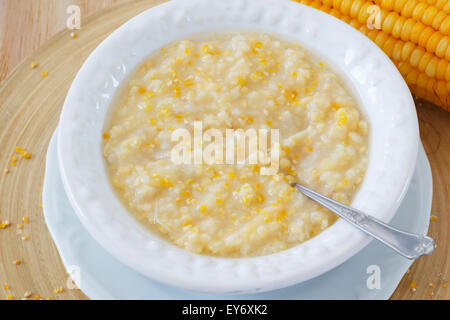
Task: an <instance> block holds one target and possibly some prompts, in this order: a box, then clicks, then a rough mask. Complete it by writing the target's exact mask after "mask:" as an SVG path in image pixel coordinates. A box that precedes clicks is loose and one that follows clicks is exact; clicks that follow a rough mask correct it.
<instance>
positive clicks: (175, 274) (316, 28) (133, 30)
mask: <svg viewBox="0 0 450 320" xmlns="http://www.w3.org/2000/svg"><path fill="white" fill-rule="evenodd" d="M299 18H301V19H299ZM231 28H238V29H240V30H245V29H248V28H250V29H252V30H253V29H254V30H258V31H262V32H269V33H270V32H273V33H277V34H280V35H282V36H286V37H288V38H290V39H292V40H294V41H296V42H300V43H301V44H302V45H304V46H306V47H307V49H309V50H310V51H311V50H312V51H315V52H318V53H320V54H323V55H324V56H326V57H327V58H326V60H327V62H330V64H335V65H338V64H342V65H343V66H345V69H346V70H340V71H341V72H343V76H344V78H347V82H348V81H350V82H351V84H352V85H354V86H355V89H356V93H357V94H358V95H360V96H361V99H362V100H363V102H364V103H363V104H362V106H363V109H364V110H365V111H367V112H368V114H367V117H368V118H369V122H371V126H372V128H371V131H372V133H376V136H375V137H374V135H373V134H371V141H370V144H371V149H372V148H375V150H377V151H378V152H377V153H376V154H374V153H373V152H372V151H371V152H370V162H369V167H368V172H367V173H366V178H365V180H364V182H363V183H362V185H361V187H360V191H359V192H358V194H357V195H356V197H355V200H354V202H353V203H352V206H354V207H355V208H357V209H360V210H362V211H366V212H368V213H370V214H373V215H374V216H375V217H377V218H379V219H381V220H384V221H389V220H390V219H391V218H392V217H393V215H394V214H395V211H396V210H397V209H398V207H399V205H400V203H401V201H402V199H403V197H404V196H405V194H406V191H407V189H408V187H409V183H410V181H411V178H412V175H413V172H414V169H415V164H416V158H417V153H418V146H419V130H418V121H417V115H416V111H415V106H414V101H413V99H412V96H411V93H410V91H409V89H408V87H407V85H406V84H405V82H404V80H403V78H402V77H401V75H400V73H399V72H398V70H397V69H396V68H395V66H394V64H393V63H392V62H391V61H390V60H389V58H388V57H387V56H386V55H385V54H384V53H383V52H382V51H381V50H380V49H379V48H378V47H377V46H376V45H375V44H374V43H372V42H371V41H370V40H369V39H368V38H366V37H364V36H363V35H362V34H360V33H359V32H358V31H356V30H354V29H353V28H352V27H350V26H348V25H346V24H345V23H343V22H341V21H340V20H338V19H336V18H334V17H331V16H329V15H327V14H325V13H322V12H320V11H318V10H316V9H313V8H310V7H307V6H304V5H301V4H299V3H295V2H292V1H287V0H282V1H279V0H259V1H252V0H229V1H221V0H173V1H169V2H166V3H163V4H161V5H158V6H156V7H153V8H150V9H148V10H146V11H144V12H143V13H141V14H139V15H137V16H136V17H134V18H132V19H131V20H129V21H128V22H127V23H125V24H124V25H122V26H121V27H120V28H118V29H117V30H116V31H114V32H113V33H112V34H111V35H110V36H109V37H107V38H106V39H105V40H104V41H103V42H102V43H101V44H100V45H99V46H98V47H97V48H96V49H95V50H94V51H93V52H92V53H91V55H90V56H89V57H88V59H87V60H86V61H85V63H84V64H83V66H82V67H81V69H80V71H79V72H78V74H77V76H76V78H75V80H74V81H73V83H72V86H71V88H70V90H69V92H68V95H67V97H66V100H65V103H64V106H63V110H62V113H61V117H60V124H59V130H58V159H59V166H60V170H61V176H62V180H63V184H64V188H65V191H66V193H67V195H68V198H69V200H70V203H71V205H72V207H73V208H74V210H75V212H76V213H77V215H78V217H79V218H80V221H81V222H82V224H83V225H84V226H85V228H86V229H87V230H88V231H89V233H90V234H91V235H92V236H93V238H94V239H96V240H97V241H98V242H99V243H100V244H101V245H102V246H103V247H104V248H105V249H106V250H107V251H108V252H109V253H111V254H112V255H113V256H114V257H116V258H117V259H118V260H120V261H121V262H123V263H124V264H126V265H128V266H130V267H131V268H133V269H134V270H136V271H138V272H140V273H142V274H144V275H146V276H148V277H150V278H153V279H155V280H157V281H160V282H164V283H167V284H170V285H173V286H177V287H181V288H185V289H190V290H195V291H202V292H208V293H229V294H234V293H235V294H241V293H250V292H262V291H268V290H273V289H278V288H282V287H286V286H289V285H293V284H297V283H300V282H302V281H306V280H308V279H311V278H313V277H315V276H318V275H320V274H322V273H324V272H326V271H328V270H331V269H332V268H334V267H336V266H338V265H339V264H341V263H343V262H344V261H346V260H347V259H349V258H350V257H352V256H353V255H354V254H356V253H357V252H359V251H360V250H361V249H362V248H364V247H365V246H366V245H367V244H368V243H369V242H370V241H371V238H369V237H368V236H365V235H363V233H362V232H361V231H359V230H357V229H356V228H354V227H352V226H350V225H349V224H348V223H346V222H345V221H343V220H342V219H338V221H336V222H335V223H334V224H333V225H332V226H330V227H329V228H327V229H326V230H324V231H322V232H321V233H320V234H319V235H317V236H316V237H314V238H312V239H310V240H308V241H306V242H304V243H302V244H299V245H297V246H295V247H293V248H290V249H288V250H284V251H281V252H278V253H275V254H271V255H267V256H261V257H253V258H215V257H209V256H203V255H198V254H194V253H190V252H188V251H185V250H182V249H180V248H177V247H175V246H173V245H171V244H169V243H167V242H166V241H164V240H162V239H159V238H158V237H157V236H155V235H152V234H150V233H149V232H148V231H147V230H145V229H144V228H143V227H142V226H140V225H139V224H138V223H137V222H136V221H135V220H134V219H133V218H131V215H128V214H127V217H125V215H124V212H125V213H126V210H125V208H124V207H123V206H122V205H121V204H120V202H119V200H118V199H117V197H116V196H115V194H114V191H113V190H112V188H111V186H110V185H109V181H107V179H106V180H105V179H104V178H105V174H106V173H105V168H104V166H103V162H101V165H100V162H99V161H98V160H99V159H100V158H102V155H101V151H100V144H101V129H100V130H99V127H103V122H104V119H105V117H106V112H107V109H108V108H109V105H110V101H111V99H112V95H113V94H114V93H115V91H116V90H117V86H118V85H119V84H120V82H121V81H122V80H123V79H126V77H127V75H128V74H129V72H130V70H131V69H133V68H134V67H135V66H136V65H137V64H138V63H139V62H141V61H142V60H143V59H142V58H143V57H145V56H148V55H149V54H150V53H151V51H152V50H149V48H153V50H156V48H158V47H160V46H162V45H165V44H167V43H170V42H171V41H172V40H175V39H180V38H182V37H185V36H187V35H189V34H193V33H196V32H197V33H198V32H205V31H206V30H207V31H217V30H230V29H231ZM149 29H150V30H152V31H155V30H156V31H157V32H149V31H147V30H149ZM142 40H145V41H142ZM150 41H151V43H150ZM332 46H334V50H333V52H332V54H331V53H330V52H329V48H330V47H332ZM327 49H328V50H327ZM145 50H149V51H147V52H144V51H145ZM335 62H336V63H335ZM341 68H343V67H341ZM363 88H364V89H363ZM381 92H382V94H380V93H381ZM375 108H376V110H375ZM383 117H384V119H383ZM375 162H376V163H377V166H374V163H375ZM378 162H379V163H378ZM369 178H370V183H371V184H370V185H368V182H367V179H369ZM374 182H376V183H374ZM378 185H382V186H383V188H378V187H377V186H378ZM130 230H132V231H133V232H130Z"/></svg>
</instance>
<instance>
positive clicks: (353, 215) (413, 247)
mask: <svg viewBox="0 0 450 320" xmlns="http://www.w3.org/2000/svg"><path fill="white" fill-rule="evenodd" d="M292 186H293V187H294V188H296V189H297V190H298V191H300V192H301V193H303V194H304V195H305V196H307V197H308V198H310V199H312V200H314V201H315V202H317V203H319V204H321V205H322V206H324V207H325V208H327V209H328V210H330V211H332V212H334V213H335V214H337V215H338V216H340V217H341V218H343V219H344V220H346V221H348V222H350V223H351V224H353V225H355V226H356V227H358V228H359V229H360V230H362V231H364V232H365V233H367V234H369V235H371V236H372V237H374V238H375V239H377V240H379V241H381V242H382V243H384V244H385V245H387V246H388V247H390V248H392V249H394V250H395V251H397V252H398V253H399V254H401V255H402V256H404V257H405V258H408V259H411V260H413V259H417V258H420V257H421V256H424V255H428V254H430V253H432V252H433V251H434V240H433V239H432V238H430V237H428V236H424V235H419V234H413V233H409V232H405V231H402V230H399V229H397V228H394V227H392V226H390V225H388V224H386V223H384V222H382V221H381V220H378V219H376V218H374V217H372V216H369V215H367V214H365V213H363V212H361V211H359V210H356V209H354V208H351V207H348V206H346V205H343V204H342V203H339V202H337V201H335V200H333V199H330V198H328V197H325V196H324V195H322V194H320V193H318V192H315V191H313V190H311V189H309V188H306V187H304V186H302V185H300V184H298V183H294V184H292Z"/></svg>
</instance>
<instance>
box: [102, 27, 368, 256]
mask: <svg viewBox="0 0 450 320" xmlns="http://www.w3.org/2000/svg"><path fill="white" fill-rule="evenodd" d="M206 39H207V40H182V41H178V42H175V43H172V44H170V45H168V46H167V47H164V48H162V49H161V50H160V51H158V52H157V53H155V54H154V55H153V56H152V57H151V58H150V59H148V60H147V61H145V62H144V63H143V64H142V65H141V66H140V67H139V68H138V70H137V71H136V72H135V73H134V74H133V75H132V76H131V77H130V79H129V80H128V82H127V83H126V85H125V87H123V88H122V89H121V92H120V93H119V94H118V98H117V99H116V102H115V106H114V108H113V110H112V113H111V119H110V121H109V123H108V124H107V127H106V128H105V131H104V133H103V138H104V141H103V153H104V157H105V160H106V164H107V168H108V171H109V175H110V179H111V183H112V185H113V186H114V189H115V190H116V191H117V194H118V196H119V197H120V199H121V200H122V202H123V203H124V205H125V206H126V207H127V208H128V209H129V211H130V212H131V213H132V214H133V215H134V216H135V217H136V218H137V219H138V220H139V221H141V222H142V223H144V224H145V225H146V226H148V227H149V228H150V229H151V230H153V231H155V232H157V233H159V234H160V235H162V236H163V237H164V238H166V239H168V240H169V241H171V242H172V243H173V244H175V245H177V246H179V247H182V248H185V249H186V250H189V251H191V252H195V253H200V254H207V255H213V256H224V257H249V256H259V255H265V254H271V253H274V252H277V251H280V250H284V249H287V248H290V247H292V246H294V245H297V244H299V243H301V242H303V241H306V240H308V239H310V238H311V237H314V236H315V235H317V234H318V233H320V232H321V231H322V230H324V229H325V228H327V227H329V226H330V225H332V224H333V223H334V221H335V220H336V219H337V218H336V216H335V215H334V214H332V213H331V212H329V211H328V210H326V209H324V208H322V207H321V206H319V205H317V204H316V203H314V202H313V201H311V200H309V199H307V198H306V197H304V196H303V195H301V194H300V193H298V192H295V190H294V188H292V187H291V183H292V182H293V181H297V182H299V183H302V184H304V185H306V186H308V187H310V188H312V189H314V190H316V191H318V192H320V193H323V194H325V195H327V196H329V197H332V198H334V199H336V200H337V201H340V202H343V203H346V204H349V203H350V202H351V200H352V198H353V196H354V195H355V193H356V191H357V189H358V186H359V185H360V184H361V182H362V180H363V178H364V174H365V171H366V167H367V162H368V134H369V125H368V123H367V121H366V120H364V118H363V116H362V114H361V113H360V112H359V111H358V108H357V105H356V102H355V100H354V99H353V98H352V96H351V95H350V94H349V92H348V91H347V90H346V89H345V88H344V87H343V86H342V84H341V83H340V80H339V78H338V77H337V76H336V74H335V73H333V72H332V71H331V70H330V69H329V68H328V67H327V66H325V65H324V63H322V62H320V61H318V60H315V59H314V58H313V57H311V56H310V55H309V54H308V53H307V52H305V51H304V50H303V49H302V48H301V47H300V46H299V45H297V44H294V43H291V42H288V41H285V40H281V39H277V38H275V37H273V36H270V35H265V34H253V33H248V34H241V33H236V34H228V35H219V36H216V37H214V38H209V39H208V38H206ZM194 121H202V124H203V128H204V129H205V130H206V129H208V128H217V129H223V130H225V129H228V128H242V129H244V130H245V129H247V128H266V129H270V128H276V129H279V132H280V146H281V147H280V158H279V173H278V174H275V175H262V174H260V172H259V171H260V169H261V167H260V166H259V165H250V164H245V165H227V164H217V165H214V164H210V165H207V164H203V165H183V164H181V165H175V164H174V163H173V162H172V161H171V158H170V153H171V149H172V148H173V147H174V145H175V142H172V140H171V134H172V132H173V131H174V130H175V129H177V128H185V129H187V130H189V131H192V130H193V128H192V127H193V125H192V123H193V122H194Z"/></svg>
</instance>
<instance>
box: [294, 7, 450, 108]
mask: <svg viewBox="0 0 450 320" xmlns="http://www.w3.org/2000/svg"><path fill="white" fill-rule="evenodd" d="M294 1H296V2H299V3H302V4H305V5H308V6H311V7H313V8H315V9H319V10H321V11H324V12H326V13H329V14H331V15H333V16H334V17H336V18H338V19H341V20H342V21H344V22H346V23H348V24H349V25H351V26H352V27H354V28H355V29H357V30H359V31H360V32H362V33H363V34H365V35H366V36H367V37H369V38H370V39H371V40H373V41H374V42H375V43H376V44H377V45H378V46H379V47H380V48H381V49H382V50H383V51H384V52H385V53H386V54H387V55H388V56H389V58H391V60H392V61H393V62H394V63H395V65H396V66H397V68H398V69H399V71H400V73H401V74H402V75H403V77H404V78H405V81H406V82H407V84H408V86H409V87H410V89H411V91H412V92H413V93H414V94H415V95H416V96H418V97H420V98H423V99H425V100H428V101H430V102H432V103H434V104H436V105H438V106H440V107H441V108H443V109H444V110H447V111H450V37H449V36H450V15H449V11H450V4H449V3H450V1H446V2H445V3H444V2H442V1H440V0H437V1H432V0H430V1H424V0H422V1H419V0H395V1H394V0H374V1H366V0H354V1H349V0H294ZM374 14H375V16H374ZM372 20H373V21H372Z"/></svg>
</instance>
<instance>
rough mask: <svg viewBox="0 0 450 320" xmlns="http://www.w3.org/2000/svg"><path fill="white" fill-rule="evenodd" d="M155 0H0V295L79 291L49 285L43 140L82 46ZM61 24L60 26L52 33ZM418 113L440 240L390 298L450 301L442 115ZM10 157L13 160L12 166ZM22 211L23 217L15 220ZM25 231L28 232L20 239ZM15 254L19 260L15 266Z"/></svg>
mask: <svg viewBox="0 0 450 320" xmlns="http://www.w3.org/2000/svg"><path fill="white" fill-rule="evenodd" d="M160 2H162V1H159V0H139V1H138V0H103V1H97V0H78V1H68V0H40V1H39V2H37V1H36V2H32V3H30V2H22V1H16V0H3V1H1V2H0V54H1V59H0V81H1V80H3V79H5V77H6V75H8V77H7V78H6V79H5V80H3V82H2V83H1V84H0V150H1V153H0V221H1V220H9V221H10V222H11V223H12V224H11V226H10V227H8V228H5V229H0V265H1V268H0V285H1V286H0V299H4V298H6V297H7V295H9V294H10V295H12V296H13V297H14V298H15V299H21V298H22V297H23V294H24V292H26V291H31V292H32V296H31V298H33V297H34V296H39V297H42V298H46V297H49V298H52V299H86V298H87V297H86V296H85V295H84V294H83V293H82V292H81V291H79V290H70V289H65V290H64V292H62V293H55V292H54V290H55V288H59V287H63V288H64V287H66V283H67V279H68V276H67V274H66V272H65V270H64V267H63V265H62V263H61V260H60V258H59V255H58V252H57V250H56V247H55V245H54V243H53V241H52V238H51V237H50V234H49V232H48V230H47V227H46V225H45V221H44V217H43V213H42V208H41V207H40V204H41V192H42V182H43V177H44V165H45V155H46V150H47V145H48V142H49V140H50V137H51V135H52V133H53V131H54V129H55V128H56V125H57V122H58V117H59V113H60V110H61V106H62V104H63V101H64V98H65V96H66V93H67V90H68V89H69V87H70V84H71V82H72V80H73V78H74V76H75V74H76V72H77V71H78V69H79V68H80V66H81V65H82V63H83V62H84V60H85V59H86V58H87V56H88V55H89V53H90V52H91V51H92V50H93V49H94V48H95V47H96V46H97V45H98V44H99V43H100V42H101V41H102V40H103V39H104V38H105V37H106V36H107V35H108V34H109V33H111V32H112V31H113V30H114V29H116V28H117V27H119V26H120V25H121V24H123V23H124V22H125V21H127V20H128V19H130V18H131V17H133V16H135V15H136V14H138V13H140V12H142V11H143V10H145V9H147V8H150V7H152V6H154V5H156V4H158V3H160ZM73 3H75V4H78V5H80V7H81V9H82V11H81V13H82V27H81V29H80V30H77V31H76V34H77V37H76V38H75V39H74V38H72V37H71V36H70V31H69V30H67V29H65V30H63V29H64V26H65V21H66V18H67V14H66V12H65V10H66V8H67V6H68V5H69V4H73ZM92 13H93V14H92ZM88 15H89V16H88ZM59 30H63V31H61V32H59V33H57V34H56V35H54V36H53V34H54V33H56V32H57V31H59ZM49 38H50V40H48V41H46V42H45V43H44V44H43V45H42V46H41V47H40V48H39V49H37V50H36V51H34V52H33V53H31V51H32V49H34V47H36V46H37V45H39V44H41V43H43V42H44V41H45V40H47V39H49ZM30 53H31V55H30V56H28V57H27V58H25V59H24V57H25V56H27V55H29V54H30ZM32 61H36V62H37V63H38V66H37V67H36V68H34V69H32V68H31V66H30V65H31V63H32ZM19 62H20V64H19ZM13 67H15V69H14V70H13V71H11V69H12V68H13ZM43 72H46V73H47V76H46V77H43V76H42V73H43ZM418 113H419V119H420V125H421V135H422V141H423V143H424V145H425V149H426V151H427V154H428V157H429V159H430V162H431V167H432V170H433V178H434V197H433V209H432V214H433V215H434V216H436V217H437V219H436V221H433V222H431V226H430V232H429V234H430V235H431V236H433V237H434V238H435V239H436V240H437V244H438V246H437V249H436V251H435V253H433V255H431V256H429V257H424V258H421V259H420V260H419V261H417V262H416V263H414V265H413V266H412V267H411V269H410V271H409V272H408V273H407V274H406V275H405V277H404V279H403V280H402V282H401V283H400V285H399V287H398V288H397V290H396V292H395V293H394V295H393V296H392V299H450V289H449V288H446V286H445V284H446V283H447V280H449V279H450V274H449V271H450V269H449V268H450V267H449V263H450V254H449V251H450V246H449V239H448V232H449V230H450V200H449V198H450V197H449V181H450V113H445V112H444V111H442V110H440V109H438V108H436V107H435V106H433V105H431V104H429V103H424V102H420V101H418ZM17 146H19V147H22V148H24V149H26V150H27V151H28V152H30V154H31V155H32V156H31V159H22V158H21V156H20V155H17V154H15V148H16V147H17ZM14 155H15V156H16V157H17V158H18V160H17V161H16V166H14V167H12V166H11V164H10V163H11V158H12V157H13V156H14ZM4 169H8V171H9V172H8V173H6V172H4ZM25 216H26V217H27V218H28V223H23V221H22V219H23V217H25ZM19 223H21V224H23V229H22V230H21V232H22V233H21V234H18V231H17V224H19ZM24 235H27V236H28V237H29V239H28V240H25V241H24V240H22V236H24ZM15 260H20V261H21V264H20V265H15V264H13V261H15ZM413 281H415V282H416V283H417V289H416V291H415V292H412V290H410V284H411V282H413ZM431 284H432V286H431ZM4 285H8V286H9V290H6V289H5V288H4Z"/></svg>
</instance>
